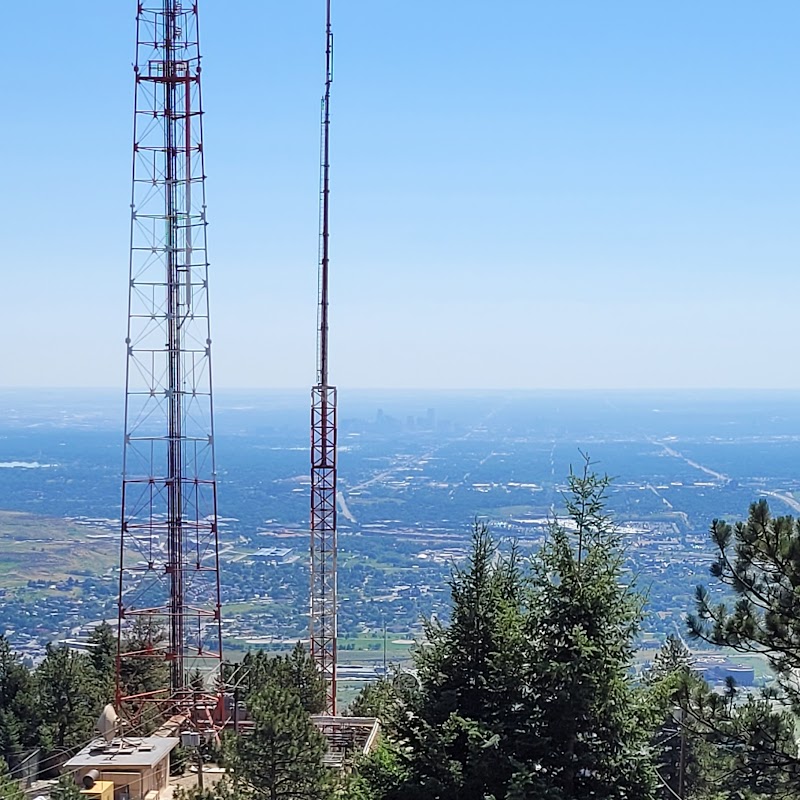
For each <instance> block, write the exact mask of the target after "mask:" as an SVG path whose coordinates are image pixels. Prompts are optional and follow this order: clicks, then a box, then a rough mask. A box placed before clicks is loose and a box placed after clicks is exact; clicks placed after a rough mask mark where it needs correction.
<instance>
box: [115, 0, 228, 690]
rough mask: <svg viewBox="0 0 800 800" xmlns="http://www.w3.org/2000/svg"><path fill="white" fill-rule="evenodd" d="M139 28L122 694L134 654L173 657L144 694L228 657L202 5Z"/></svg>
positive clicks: (156, 11) (168, 1)
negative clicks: (130, 646)
mask: <svg viewBox="0 0 800 800" xmlns="http://www.w3.org/2000/svg"><path fill="white" fill-rule="evenodd" d="M136 30H137V35H136V40H137V41H136V61H135V66H134V75H135V105H134V136H133V175H132V197H131V236H130V273H129V285H128V298H129V301H128V333H127V338H126V340H125V341H126V348H127V369H126V389H125V427H124V447H123V450H124V454H123V476H122V518H121V542H120V573H119V574H120V579H119V602H118V609H119V622H120V626H119V632H120V633H119V635H120V641H119V646H118V657H117V701H118V705H119V704H120V703H123V702H124V701H125V700H126V698H125V697H124V696H123V695H124V693H125V692H124V688H123V686H122V682H121V680H120V676H121V674H122V673H123V672H124V669H125V665H124V662H125V660H126V659H127V658H130V657H143V656H147V657H152V658H155V659H163V660H164V661H165V662H166V663H167V665H168V669H169V687H168V688H165V690H164V691H159V690H153V691H151V692H147V693H146V694H147V697H140V698H138V699H139V700H143V699H158V700H161V699H169V700H172V701H177V700H180V699H181V698H182V697H186V696H188V695H189V694H190V693H191V688H192V687H191V686H190V678H191V677H192V676H193V675H194V674H195V673H196V672H197V671H199V672H200V673H201V674H202V675H203V676H204V680H205V682H206V685H207V686H211V685H212V678H211V674H212V673H214V672H215V671H218V669H219V667H220V665H221V661H222V638H221V615H220V608H221V604H220V580H219V546H218V524H217V489H216V467H215V459H214V422H213V400H212V388H211V387H212V382H211V336H210V328H209V304H208V256H207V244H206V228H207V219H206V195H205V169H204V151H203V107H202V99H201V90H200V84H201V81H200V75H201V60H200V48H199V40H198V10H197V3H196V2H181V0H162V1H161V2H150V3H139V4H138V7H137V15H136ZM134 628H136V629H137V630H138V635H137V639H136V640H137V641H138V642H140V649H139V650H137V651H134V652H126V648H125V647H124V646H123V637H125V635H126V631H131V630H132V629H134ZM161 631H163V635H161V634H160V632H161Z"/></svg>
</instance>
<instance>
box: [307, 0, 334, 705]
mask: <svg viewBox="0 0 800 800" xmlns="http://www.w3.org/2000/svg"><path fill="white" fill-rule="evenodd" d="M326 12H327V13H326V29H325V35H326V40H325V94H324V96H323V98H322V143H321V148H320V149H321V158H320V184H321V185H320V257H319V293H318V294H319V296H318V301H319V302H318V315H317V385H316V386H314V387H313V388H312V390H311V629H310V634H311V656H312V658H313V659H314V661H315V663H316V664H317V667H318V668H319V670H320V672H321V673H322V675H323V677H324V678H325V681H326V684H327V696H326V704H325V712H326V713H327V714H331V715H335V714H336V547H337V544H336V387H335V386H331V385H330V384H329V383H328V267H329V259H328V209H329V199H330V182H329V177H330V175H329V173H330V158H329V156H330V99H331V84H332V83H333V34H332V32H331V3H330V0H326Z"/></svg>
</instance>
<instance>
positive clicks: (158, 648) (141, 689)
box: [120, 616, 169, 696]
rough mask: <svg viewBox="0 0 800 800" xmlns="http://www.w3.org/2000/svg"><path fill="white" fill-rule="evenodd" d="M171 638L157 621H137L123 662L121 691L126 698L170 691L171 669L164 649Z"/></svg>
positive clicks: (125, 645)
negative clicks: (164, 644) (165, 642)
mask: <svg viewBox="0 0 800 800" xmlns="http://www.w3.org/2000/svg"><path fill="white" fill-rule="evenodd" d="M166 637H167V634H166V632H165V630H164V627H163V626H162V625H161V624H160V623H159V622H158V621H157V620H155V619H151V618H148V617H143V616H137V617H134V619H133V623H132V624H131V625H130V627H129V628H128V629H127V630H126V632H125V637H124V640H123V643H122V649H123V652H124V654H125V657H124V658H123V659H122V660H121V661H120V682H121V689H122V692H123V694H125V695H129V696H130V695H139V694H151V693H157V692H162V691H164V690H166V689H168V688H169V666H168V664H167V661H166V659H165V658H164V651H163V648H162V645H163V643H164V641H165V640H166Z"/></svg>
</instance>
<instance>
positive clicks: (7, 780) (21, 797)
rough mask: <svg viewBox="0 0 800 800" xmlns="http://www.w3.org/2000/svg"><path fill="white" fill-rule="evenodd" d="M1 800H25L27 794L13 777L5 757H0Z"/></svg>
mask: <svg viewBox="0 0 800 800" xmlns="http://www.w3.org/2000/svg"><path fill="white" fill-rule="evenodd" d="M0 800H25V794H24V793H23V791H22V789H21V788H20V785H19V784H18V783H17V781H15V780H13V779H12V778H11V775H10V774H9V771H8V764H6V762H5V760H4V759H3V758H0Z"/></svg>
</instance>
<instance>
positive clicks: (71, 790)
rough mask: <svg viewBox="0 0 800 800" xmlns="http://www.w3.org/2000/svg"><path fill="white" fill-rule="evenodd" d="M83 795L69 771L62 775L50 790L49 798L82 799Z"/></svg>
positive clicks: (59, 799)
mask: <svg viewBox="0 0 800 800" xmlns="http://www.w3.org/2000/svg"><path fill="white" fill-rule="evenodd" d="M84 797H85V796H84V795H82V794H81V790H80V788H79V787H78V784H77V783H75V776H74V775H72V774H71V773H65V774H64V775H62V776H61V777H60V778H59V779H58V783H56V785H55V786H54V787H53V788H52V789H51V790H50V800H84Z"/></svg>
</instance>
